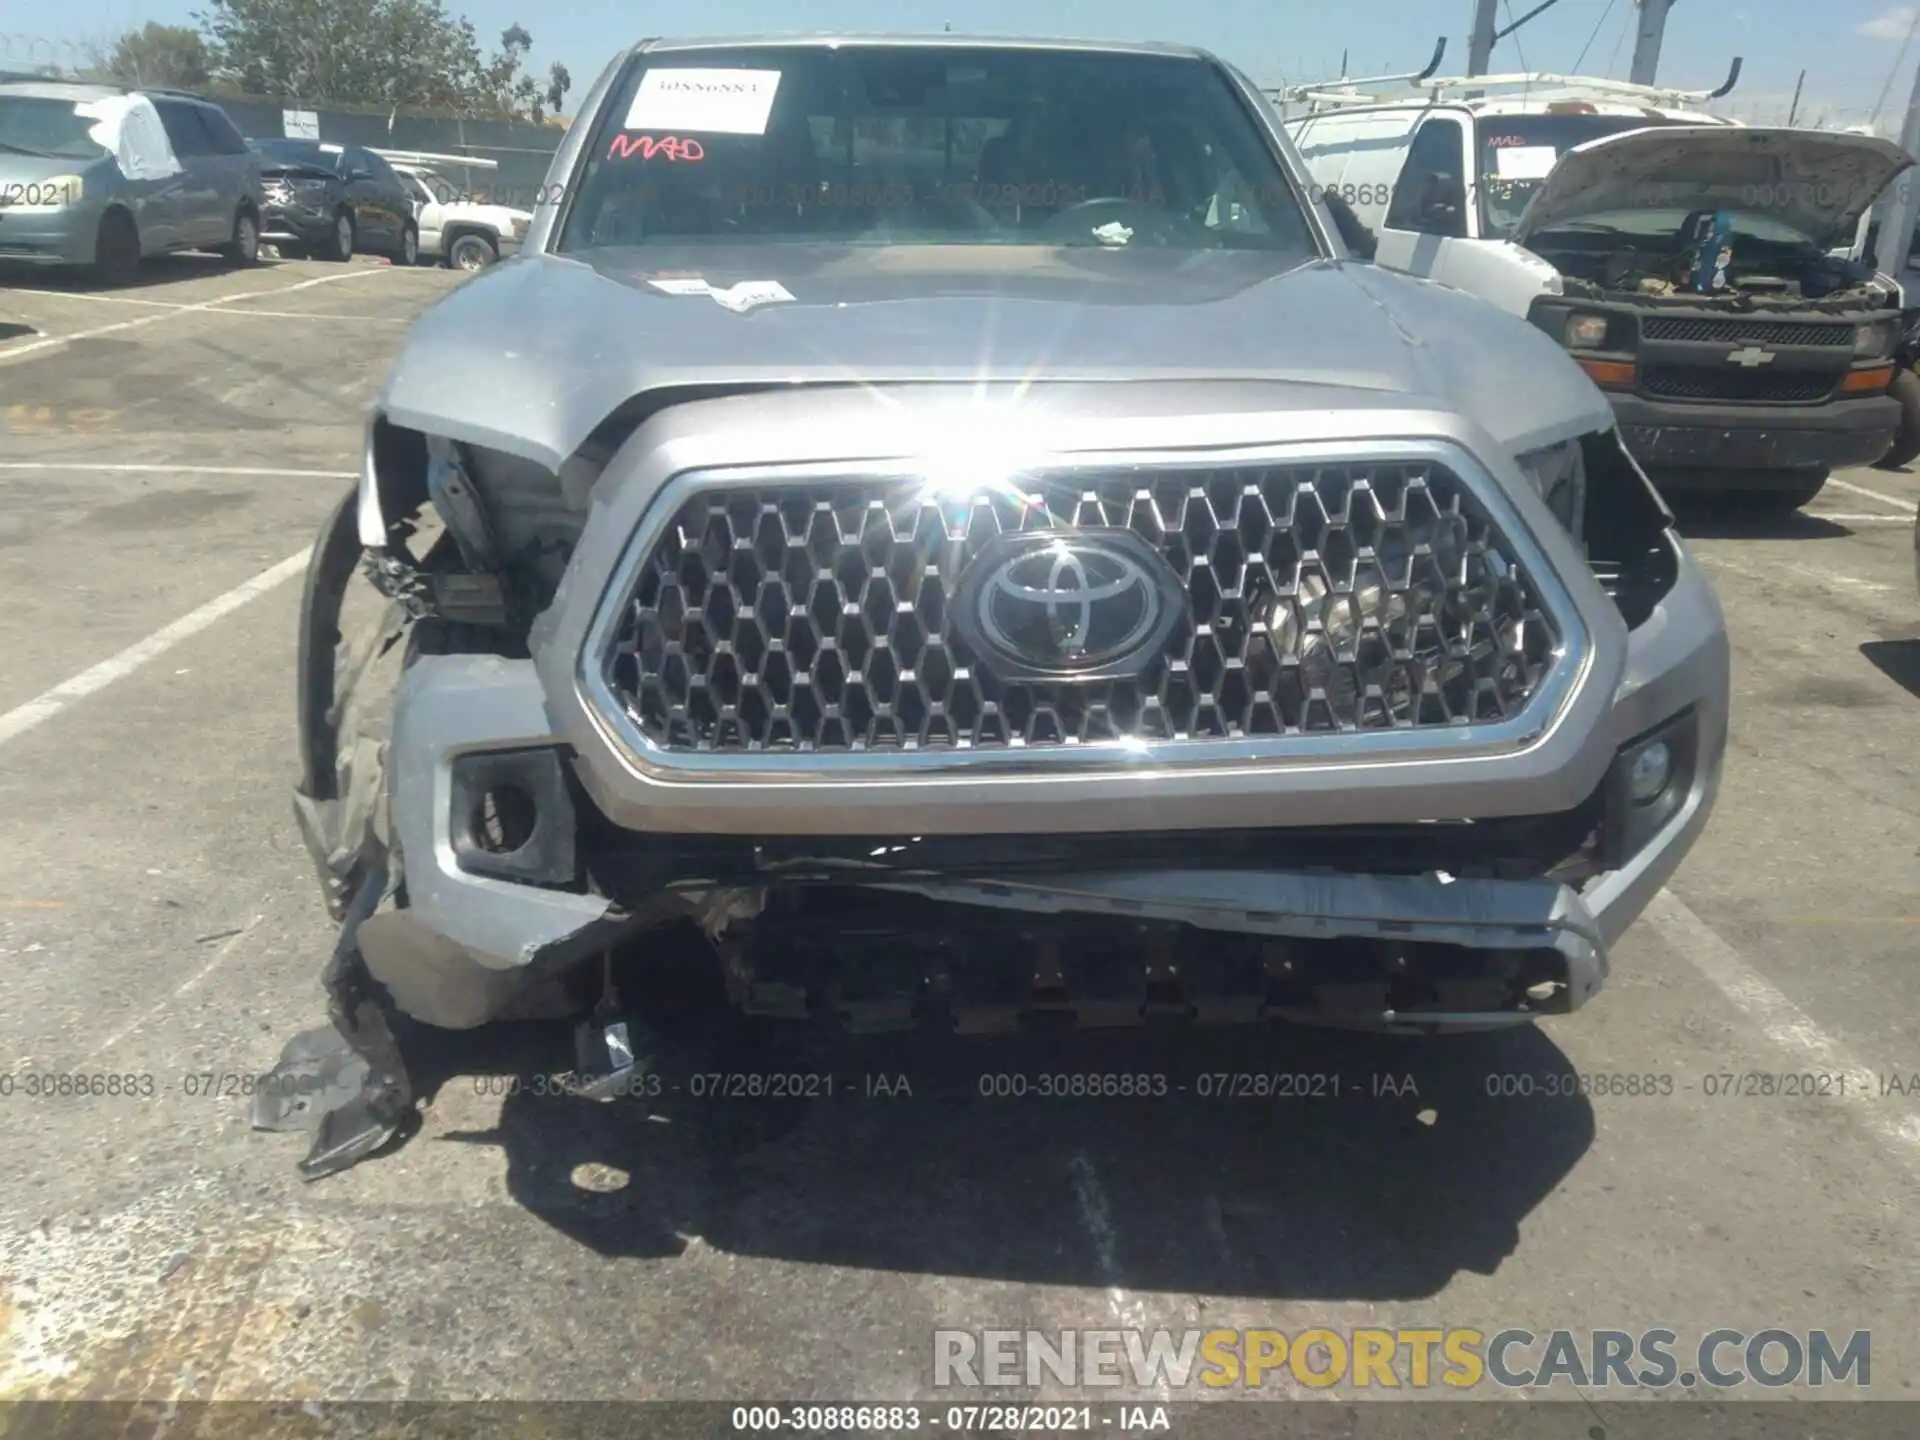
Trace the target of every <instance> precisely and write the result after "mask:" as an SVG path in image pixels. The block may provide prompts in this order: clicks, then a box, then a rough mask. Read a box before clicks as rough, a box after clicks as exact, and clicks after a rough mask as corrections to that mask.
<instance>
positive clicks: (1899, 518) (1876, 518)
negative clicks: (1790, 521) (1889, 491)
mask: <svg viewBox="0 0 1920 1440" xmlns="http://www.w3.org/2000/svg"><path fill="white" fill-rule="evenodd" d="M1800 513H1801V514H1803V515H1805V516H1806V517H1807V518H1808V519H1809V520H1831V521H1833V522H1834V523H1835V524H1836V525H1906V524H1908V523H1910V522H1909V520H1908V517H1907V516H1905V515H1886V514H1880V515H1868V514H1864V513H1862V514H1859V515H1852V514H1843V513H1841V512H1838V511H1834V510H1803V511H1801V512H1800Z"/></svg>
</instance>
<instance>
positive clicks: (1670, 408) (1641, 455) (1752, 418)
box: [1609, 394, 1900, 487]
mask: <svg viewBox="0 0 1920 1440" xmlns="http://www.w3.org/2000/svg"><path fill="white" fill-rule="evenodd" d="M1609 398H1610V399H1612V401H1613V410H1614V414H1615V416H1617V417H1618V419H1619V422H1620V434H1621V438H1623V439H1624V440H1625V441H1626V444H1627V449H1628V450H1630V451H1632V452H1633V456H1634V458H1635V459H1636V460H1638V461H1639V462H1640V463H1641V465H1643V466H1644V467H1646V468H1647V469H1648V470H1662V471H1666V470H1679V471H1688V472H1708V473H1709V475H1710V476H1713V477H1718V478H1721V479H1723V480H1724V482H1725V483H1726V484H1728V485H1737V486H1741V487H1747V486H1750V485H1753V484H1754V483H1755V482H1756V479H1758V480H1759V481H1760V483H1764V476H1765V474H1766V473H1767V472H1770V471H1790V470H1809V469H1819V468H1823V467H1824V468H1831V469H1836V470H1838V469H1843V468H1845V467H1847V466H1850V465H1871V464H1873V462H1874V461H1876V460H1878V459H1879V458H1880V457H1881V456H1882V455H1884V454H1886V453H1887V447H1888V446H1890V445H1891V444H1893V437H1894V432H1895V431H1896V430H1897V429H1898V428H1899V424H1900V405H1899V402H1898V401H1896V400H1894V399H1893V398H1892V397H1891V396H1886V395H1872V396H1867V397H1865V398H1863V399H1859V400H1837V401H1833V402H1830V403H1828V404H1825V405H1810V406H1804V407H1800V406H1790V405H1708V404H1695V403H1691V402H1674V401H1661V400H1649V399H1646V398H1645V397H1643V396H1639V395H1626V394H1613V395H1610V397H1609ZM1703 483H1704V481H1703Z"/></svg>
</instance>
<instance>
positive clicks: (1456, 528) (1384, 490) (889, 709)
mask: <svg viewBox="0 0 1920 1440" xmlns="http://www.w3.org/2000/svg"><path fill="white" fill-rule="evenodd" d="M1094 526H1104V527H1119V528H1124V529H1130V530H1132V531H1133V532H1134V533H1136V534H1138V535H1139V536H1141V537H1142V538H1144V539H1145V540H1146V541H1147V542H1148V544H1149V545H1150V546H1151V547H1152V548H1153V549H1155V550H1156V551H1157V552H1158V553H1159V555H1160V556H1161V557H1162V558H1163V559H1164V560H1165V561H1166V562H1167V564H1168V566H1169V567H1170V568H1171V571H1172V573H1173V576H1174V577H1177V578H1178V580H1179V581H1180V582H1183V583H1184V585H1185V589H1186V595H1187V602H1188V604H1187V612H1186V614H1185V615H1183V616H1182V618H1181V620H1180V622H1179V624H1178V625H1177V626H1176V627H1175V629H1174V631H1173V633H1172V635H1171V636H1170V637H1169V638H1168V639H1167V641H1166V642H1165V644H1164V646H1163V647H1162V649H1161V650H1159V651H1158V652H1156V654H1155V655H1154V656H1152V657H1150V659H1149V660H1148V663H1146V665H1145V666H1144V667H1143V668H1142V669H1141V670H1140V671H1139V672H1138V673H1137V674H1136V675H1134V676H1133V677H1131V678H1126V679H1106V680H1083V681H1078V682H1054V681H1047V682H1033V681H1024V682H1018V683H1015V682H1008V681H1003V680H1002V679H1000V678H999V677H997V676H996V675H994V674H993V673H992V671H991V670H990V669H988V668H987V667H986V666H984V665H982V664H980V663H979V662H978V660H977V659H976V657H975V655H974V654H973V653H972V652H971V651H970V650H969V648H968V646H967V643H966V641H965V640H964V639H963V638H962V636H961V634H960V633H958V631H957V630H956V627H955V626H954V624H953V616H952V614H951V612H950V597H951V596H953V594H954V591H955V583H956V580H957V579H958V577H959V575H960V573H961V572H962V571H963V570H964V569H965V568H966V566H967V564H968V562H969V560H971V559H972V558H973V557H974V555H976V554H977V553H978V552H979V551H980V550H981V549H982V548H983V547H984V546H986V545H987V544H988V543H989V542H990V541H992V540H993V539H994V537H995V536H997V535H1000V534H1003V533H1007V532H1013V531H1032V530H1040V529H1050V530H1054V531H1060V532H1066V533H1069V534H1070V533H1071V532H1072V531H1073V530H1074V529H1075V528H1079V527H1094ZM1558 640H1559V637H1558V634H1557V632H1556V631H1555V630H1554V628H1553V626H1552V623H1551V621H1550V619H1549V618H1548V616H1547V615H1546V614H1545V612H1544V609H1543V607H1542V605H1541V602H1540V599H1539V595H1538V593H1537V590H1536V588H1535V586H1534V584H1533V582H1532V581H1531V579H1530V578H1529V577H1528V576H1527V575H1526V574H1525V573H1524V572H1523V570H1522V568H1521V566H1520V564H1519V562H1518V560H1517V559H1516V558H1515V556H1514V555H1513V553H1512V551H1511V549H1510V547H1509V545H1508V544H1507V542H1506V540H1505V539H1504V538H1503V537H1502V536H1501V535H1500V533H1499V531H1498V530H1497V529H1496V527H1495V526H1494V524H1493V523H1492V521H1491V519H1490V517H1489V516H1488V515H1487V513H1486V512H1485V510H1484V509H1482V508H1481V506H1480V505H1479V503H1478V501H1477V500H1476V499H1475V498H1474V497H1473V495H1472V494H1471V493H1470V492H1469V491H1468V490H1467V489H1466V487H1465V486H1464V485H1462V484H1461V482H1460V481H1459V479H1458V478H1457V477H1456V476H1454V475H1453V474H1452V473H1451V472H1449V471H1447V470H1445V469H1442V468H1439V467H1436V466H1434V465H1431V464H1427V463H1424V462H1421V463H1395V464H1334V465H1327V464H1321V465H1293V466H1270V467H1250V468H1231V469H1229V468H1211V467H1209V468H1195V469H1191V470H1180V471H1169V470H1166V469H1129V468H1124V467H1115V468H1113V469H1109V470H1100V471H1096V472H1092V473H1088V472H1084V471H1074V472H1071V473H1064V474H1041V475H1033V476H1027V477H1022V479H1021V480H1020V481H1019V482H1018V483H1017V484H1010V485H1007V486H1005V487H1004V488H1003V489H1000V490H993V489H988V488H985V487H983V488H982V489H981V490H980V492H979V493H976V494H973V495H971V496H967V495H965V494H964V493H962V494H960V495H958V496H955V494H954V493H953V492H952V490H951V489H950V488H949V489H947V490H946V491H945V492H944V493H934V492H932V491H930V490H929V489H928V487H926V486H924V485H921V484H919V483H916V482H913V481H907V480H900V479H893V478H844V479H843V478H829V479H804V480H781V481H775V482H771V483H768V484H766V485H764V486H761V487H758V488H751V487H740V486H731V485H730V486H724V487H715V488H712V489H708V490H704V491H701V492H699V493H697V494H695V495H694V496H693V497H692V498H691V499H689V500H687V501H686V502H685V503H684V504H683V505H682V506H681V507H680V509H679V511H678V512H677V513H676V514H675V515H674V517H673V519H672V521H671V522H670V523H669V524H667V525H666V526H665V527H664V529H663V530H662V531H661V532H660V533H659V535H658V536H657V538H656V539H655V540H654V542H653V545H652V548H651V550H650V552H649V553H648V554H647V555H646V556H645V558H644V560H643V561H642V562H641V564H640V566H639V568H638V571H637V575H636V578H635V580H634V582H633V585H632V589H631V592H630V593H629V595H628V596H627V597H626V598H625V600H624V601H623V607H622V611H621V614H620V617H619V619H618V621H617V624H616V626H615V628H614V632H613V637H612V640H611V642H610V645H609V647H608V650H607V652H606V654H605V656H604V663H605V666H606V678H607V681H608V683H609V686H610V687H611V689H612V691H613V694H614V696H615V697H616V699H617V700H618V702H619V704H620V705H621V706H622V707H623V709H624V710H625V711H626V713H627V717H628V718H629V719H630V720H631V722H632V723H633V724H634V725H635V726H637V727H638V729H639V730H640V732H641V734H642V735H644V736H645V737H646V739H647V740H648V741H650V742H651V743H652V744H653V745H654V746H656V747H659V748H661V749H663V750H668V751H697V752H706V753H718V754H725V753H750V752H774V753H779V752H798V753H815V754H820V753H847V752H858V751H900V750H917V749H935V748H969V749H981V750H993V749H1007V748H1023V749H1038V748H1044V747H1050V746H1062V745H1083V744H1097V743H1101V742H1113V741H1132V740H1143V741H1158V742H1176V743H1177V742H1181V741H1207V740H1214V741H1218V740H1234V739H1240V738H1244V737H1249V736H1287V735H1303V734H1315V733H1328V734H1331V733H1339V732H1350V731H1370V730H1394V729H1401V730H1406V729H1426V728H1434V727H1450V726H1471V725H1475V724H1483V723H1487V722H1493V721H1499V720H1504V719H1508V718H1511V717H1512V716H1513V715H1515V714H1517V713H1518V712H1519V711H1520V710H1521V709H1522V708H1523V707H1524V706H1525V705H1526V703H1527V701H1528V699H1529V698H1530V697H1531V696H1532V694H1533V693H1534V691H1535V689H1536V688H1537V686H1538V685H1539V683H1540V681H1541V679H1542V677H1543V675H1544V674H1545V672H1546V670H1547V669H1548V667H1549V666H1550V664H1551V662H1552V660H1553V657H1554V655H1555V653H1556V650H1557V646H1558Z"/></svg>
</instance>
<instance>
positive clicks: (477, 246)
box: [380, 151, 533, 270]
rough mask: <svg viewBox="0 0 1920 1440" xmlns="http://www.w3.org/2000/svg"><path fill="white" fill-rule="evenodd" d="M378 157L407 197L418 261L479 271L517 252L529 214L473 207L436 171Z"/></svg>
mask: <svg viewBox="0 0 1920 1440" xmlns="http://www.w3.org/2000/svg"><path fill="white" fill-rule="evenodd" d="M380 153H382V154H385V155H386V156H387V160H388V162H389V163H390V164H391V165H392V166H393V168H394V169H395V170H397V171H399V172H400V179H401V180H402V181H403V182H404V183H405V185H406V187H407V189H408V190H409V191H411V192H412V193H413V200H414V206H413V208H414V221H415V223H416V224H418V225H419V227H420V257H421V259H423V260H431V261H434V262H436V263H439V264H442V265H448V266H451V267H452V268H454V269H456V270H484V269H486V268H487V266H489V265H491V264H493V262H494V261H496V260H498V259H499V258H500V257H501V256H503V255H513V254H516V253H518V251H519V249H520V241H521V240H522V239H523V238H524V237H525V236H526V233H527V226H528V225H529V224H530V223H531V222H532V220H533V212H532V211H530V210H516V209H513V208H512V207H511V206H507V205H483V204H479V203H477V202H475V201H473V200H470V199H468V198H467V192H465V191H464V190H462V189H461V188H460V187H459V186H457V185H455V184H454V183H453V182H452V181H451V180H449V179H447V178H446V177H445V176H444V175H442V174H441V173H440V172H439V171H437V170H432V169H429V168H428V167H427V166H425V165H422V164H418V163H415V162H412V161H408V160H396V159H394V158H393V156H392V154H390V153H388V152H385V151H382V152H380Z"/></svg>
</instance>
